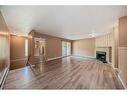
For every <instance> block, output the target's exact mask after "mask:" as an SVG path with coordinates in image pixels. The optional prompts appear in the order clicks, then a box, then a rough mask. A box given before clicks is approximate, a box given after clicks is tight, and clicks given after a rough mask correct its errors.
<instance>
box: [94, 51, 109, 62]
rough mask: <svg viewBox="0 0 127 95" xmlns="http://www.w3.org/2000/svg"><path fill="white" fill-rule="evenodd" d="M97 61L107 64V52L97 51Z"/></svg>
mask: <svg viewBox="0 0 127 95" xmlns="http://www.w3.org/2000/svg"><path fill="white" fill-rule="evenodd" d="M96 59H97V60H100V61H102V62H103V63H107V61H106V52H103V51H96Z"/></svg>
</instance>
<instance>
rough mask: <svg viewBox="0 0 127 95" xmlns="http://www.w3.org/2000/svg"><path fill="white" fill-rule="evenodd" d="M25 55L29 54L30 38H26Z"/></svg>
mask: <svg viewBox="0 0 127 95" xmlns="http://www.w3.org/2000/svg"><path fill="white" fill-rule="evenodd" d="M25 56H28V39H25Z"/></svg>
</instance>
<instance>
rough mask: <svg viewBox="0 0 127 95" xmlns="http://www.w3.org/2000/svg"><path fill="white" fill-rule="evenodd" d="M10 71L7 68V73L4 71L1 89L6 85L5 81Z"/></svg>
mask: <svg viewBox="0 0 127 95" xmlns="http://www.w3.org/2000/svg"><path fill="white" fill-rule="evenodd" d="M8 73H9V69H8V68H7V69H6V71H5V73H4V75H3V77H2V81H1V85H0V89H3V86H4V83H5V81H6V78H7V75H8Z"/></svg>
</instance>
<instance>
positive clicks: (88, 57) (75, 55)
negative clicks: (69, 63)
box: [72, 55, 96, 59]
mask: <svg viewBox="0 0 127 95" xmlns="http://www.w3.org/2000/svg"><path fill="white" fill-rule="evenodd" d="M72 56H76V57H83V58H93V59H95V58H96V57H94V56H83V55H72Z"/></svg>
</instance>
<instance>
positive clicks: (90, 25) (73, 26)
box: [0, 6, 127, 40]
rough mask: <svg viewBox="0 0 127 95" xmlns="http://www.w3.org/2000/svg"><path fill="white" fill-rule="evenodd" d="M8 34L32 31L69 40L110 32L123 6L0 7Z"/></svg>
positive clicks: (22, 33) (122, 11)
mask: <svg viewBox="0 0 127 95" xmlns="http://www.w3.org/2000/svg"><path fill="white" fill-rule="evenodd" d="M0 8H1V11H2V14H3V16H4V18H5V21H6V23H7V25H8V27H9V29H10V30H11V32H13V33H16V34H19V35H27V34H28V33H29V32H30V31H31V30H37V31H38V32H41V33H45V34H49V35H53V36H58V37H63V38H67V39H71V40H76V39H83V38H89V37H93V36H90V35H93V34H91V33H92V30H94V31H95V32H94V36H98V35H103V34H105V33H107V32H111V31H112V29H113V24H114V23H115V22H116V21H117V20H118V19H119V18H120V17H122V16H125V15H127V7H126V6H2V7H0Z"/></svg>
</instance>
